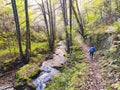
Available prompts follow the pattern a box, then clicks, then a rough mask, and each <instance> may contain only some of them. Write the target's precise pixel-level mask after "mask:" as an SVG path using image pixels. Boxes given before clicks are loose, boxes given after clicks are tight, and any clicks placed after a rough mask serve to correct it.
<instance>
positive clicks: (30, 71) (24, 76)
mask: <svg viewBox="0 0 120 90" xmlns="http://www.w3.org/2000/svg"><path fill="white" fill-rule="evenodd" d="M39 72H40V68H39V66H38V65H36V64H27V65H25V66H23V67H21V68H20V69H19V70H18V71H17V72H16V78H17V80H18V81H21V80H23V81H24V80H26V81H30V80H31V78H33V77H34V76H36V75H37V74H38V73H39Z"/></svg>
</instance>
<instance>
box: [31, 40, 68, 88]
mask: <svg viewBox="0 0 120 90" xmlns="http://www.w3.org/2000/svg"><path fill="white" fill-rule="evenodd" d="M65 54H66V45H65V44H64V42H63V41H60V42H59V43H58V44H57V48H56V49H55V51H54V54H53V59H48V60H46V61H44V62H43V63H42V66H41V67H40V68H41V73H40V75H39V77H38V78H37V79H35V80H33V83H34V85H35V87H36V90H44V88H45V87H46V84H47V82H48V81H51V80H52V77H53V76H55V75H58V74H59V70H57V69H56V68H55V67H62V65H63V64H64V63H65V61H66V59H67V58H66V57H65V56H64V55H65Z"/></svg>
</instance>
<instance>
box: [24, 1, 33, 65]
mask: <svg viewBox="0 0 120 90" xmlns="http://www.w3.org/2000/svg"><path fill="white" fill-rule="evenodd" d="M24 3H25V16H26V63H28V62H29V58H30V51H31V43H30V24H29V15H28V1H27V0H24Z"/></svg>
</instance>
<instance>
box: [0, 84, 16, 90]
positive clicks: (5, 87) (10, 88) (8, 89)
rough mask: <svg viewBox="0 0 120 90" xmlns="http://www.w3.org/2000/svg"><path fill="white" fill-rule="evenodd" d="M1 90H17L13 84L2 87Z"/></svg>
mask: <svg viewBox="0 0 120 90" xmlns="http://www.w3.org/2000/svg"><path fill="white" fill-rule="evenodd" d="M0 90H15V89H14V88H13V86H12V85H5V86H2V87H0Z"/></svg>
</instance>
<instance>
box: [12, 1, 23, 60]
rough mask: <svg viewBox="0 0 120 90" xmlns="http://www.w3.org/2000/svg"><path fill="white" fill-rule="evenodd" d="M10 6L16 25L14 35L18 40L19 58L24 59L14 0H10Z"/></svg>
mask: <svg viewBox="0 0 120 90" xmlns="http://www.w3.org/2000/svg"><path fill="white" fill-rule="evenodd" d="M11 3H12V8H13V14H14V20H15V25H16V34H17V35H16V36H17V40H18V46H19V52H20V60H23V59H24V55H23V51H22V44H21V33H20V25H19V18H18V12H17V7H16V0H11Z"/></svg>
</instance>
